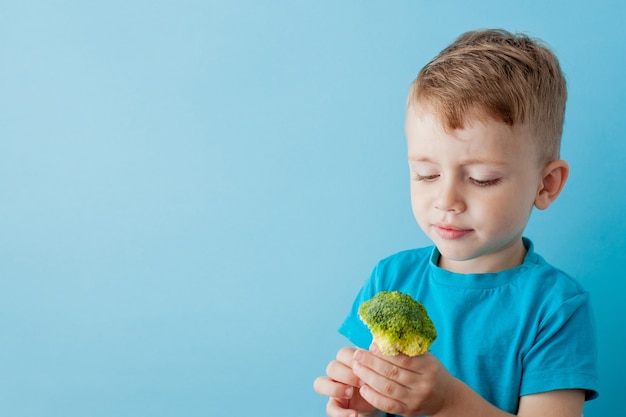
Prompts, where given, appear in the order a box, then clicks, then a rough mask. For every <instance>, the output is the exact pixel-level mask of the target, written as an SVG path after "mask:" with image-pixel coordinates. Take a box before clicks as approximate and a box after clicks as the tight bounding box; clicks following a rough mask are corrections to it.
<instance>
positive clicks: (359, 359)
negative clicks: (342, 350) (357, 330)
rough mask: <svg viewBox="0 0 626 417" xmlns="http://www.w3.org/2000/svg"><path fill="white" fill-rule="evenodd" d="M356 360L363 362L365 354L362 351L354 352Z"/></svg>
mask: <svg viewBox="0 0 626 417" xmlns="http://www.w3.org/2000/svg"><path fill="white" fill-rule="evenodd" d="M354 360H356V361H361V360H363V352H362V351H361V350H357V351H356V352H354Z"/></svg>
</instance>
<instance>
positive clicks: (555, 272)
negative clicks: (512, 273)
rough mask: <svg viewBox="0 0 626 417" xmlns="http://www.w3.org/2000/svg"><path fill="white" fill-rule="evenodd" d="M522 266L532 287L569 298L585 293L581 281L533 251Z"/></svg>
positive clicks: (526, 279)
mask: <svg viewBox="0 0 626 417" xmlns="http://www.w3.org/2000/svg"><path fill="white" fill-rule="evenodd" d="M522 268H523V270H524V276H525V278H524V280H525V281H527V282H528V283H529V284H531V285H532V286H534V287H540V288H542V289H544V290H549V291H550V293H551V294H553V295H558V296H560V297H562V298H570V297H574V296H578V295H583V294H586V293H587V291H586V290H585V288H584V287H583V286H582V285H581V283H580V282H579V281H578V280H576V279H575V278H574V277H573V276H572V275H570V274H569V273H567V272H565V271H563V270H562V269H560V268H557V267H555V266H554V265H552V264H550V263H548V262H547V261H546V260H545V259H544V258H543V257H542V256H541V255H539V254H537V253H535V252H532V253H530V254H529V256H527V257H526V259H525V260H524V263H523V264H522ZM537 289H539V288H537Z"/></svg>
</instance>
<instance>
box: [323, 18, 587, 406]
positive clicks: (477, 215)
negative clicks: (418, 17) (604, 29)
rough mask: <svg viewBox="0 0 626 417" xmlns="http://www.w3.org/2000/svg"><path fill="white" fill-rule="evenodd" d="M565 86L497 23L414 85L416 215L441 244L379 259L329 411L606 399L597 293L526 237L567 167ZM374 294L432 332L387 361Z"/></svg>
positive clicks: (548, 62) (329, 390) (410, 119)
mask: <svg viewBox="0 0 626 417" xmlns="http://www.w3.org/2000/svg"><path fill="white" fill-rule="evenodd" d="M566 97H567V93H566V87H565V79H564V77H563V75H562V72H561V69H560V66H559V63H558V61H557V59H556V57H555V56H554V55H553V54H552V53H551V52H550V51H549V50H548V49H547V48H546V47H544V46H542V45H541V44H540V43H539V42H538V41H535V40H532V39H530V38H528V37H527V36H525V35H519V34H518V35H514V34H511V33H509V32H506V31H503V30H487V31H476V32H469V33H466V34H464V35H462V36H460V37H459V38H458V39H457V40H456V41H455V42H454V43H453V44H451V45H450V46H449V47H447V48H446V49H444V50H443V51H442V52H441V53H440V54H439V55H438V56H437V57H435V59H434V60H433V61H431V62H430V63H429V64H428V65H426V66H425V67H424V68H423V69H422V70H421V72H420V73H419V75H418V77H417V79H416V80H415V82H414V83H413V86H412V88H411V92H410V95H409V99H408V106H407V114H406V136H407V145H408V159H409V167H410V174H411V202H412V206H413V213H414V216H415V219H416V220H417V222H418V224H419V226H420V227H421V229H422V230H423V231H424V233H426V234H427V235H428V237H430V238H431V239H432V241H433V242H434V247H430V248H422V249H416V250H409V251H405V252H400V253H398V254H395V255H393V256H391V257H389V258H387V259H384V260H382V261H381V262H380V263H379V264H378V265H377V266H376V268H375V269H374V271H373V273H372V276H371V277H370V279H369V280H368V281H367V282H366V283H365V285H364V286H363V288H362V289H361V291H360V292H359V294H358V296H357V298H356V300H355V301H354V305H353V307H352V310H351V312H350V314H349V315H348V317H347V318H346V320H345V322H344V323H343V324H342V326H341V328H340V332H341V333H342V334H344V335H345V336H346V337H348V338H349V339H350V340H351V341H352V342H353V343H354V344H355V345H356V346H358V347H359V348H351V347H345V348H342V349H340V350H339V352H338V354H337V358H336V359H335V360H333V361H331V362H330V363H329V365H328V367H327V369H326V372H327V376H324V377H320V378H318V379H317V380H316V381H315V384H314V386H315V390H316V391H317V392H318V393H319V394H321V395H324V396H327V397H329V401H328V405H327V409H326V411H327V413H328V415H329V416H330V417H348V416H354V417H356V416H357V415H359V416H385V415H387V414H386V413H389V414H390V415H394V414H396V415H402V416H437V417H466V416H471V417H479V416H480V417H488V416H493V417H496V416H510V415H518V416H524V417H580V416H581V413H582V409H583V403H584V401H585V400H586V399H587V400H589V399H593V398H595V397H597V395H598V394H597V371H596V346H595V334H594V331H595V330H594V323H593V317H592V312H591V306H590V301H589V295H588V293H587V292H585V290H584V289H583V288H581V286H580V285H579V284H578V283H577V282H576V281H575V280H574V279H572V278H571V277H570V276H569V275H567V274H565V273H564V272H562V271H560V270H558V269H556V268H554V267H553V266H551V265H549V264H547V263H546V261H545V260H544V259H543V258H542V257H540V256H539V255H538V254H537V253H535V251H534V248H533V244H532V242H531V241H530V240H528V239H527V238H525V237H523V236H522V235H523V232H524V229H525V227H526V224H527V222H528V219H529V217H530V213H531V211H532V209H533V207H536V208H538V209H540V210H543V209H546V208H548V206H550V204H551V203H552V202H553V201H554V200H555V199H556V198H557V196H558V195H559V193H560V192H561V190H562V188H563V186H564V184H565V181H566V179H567V176H568V172H569V167H568V164H567V163H566V162H565V161H562V160H560V159H559V148H560V138H561V132H562V126H563V118H564V112H565V101H566ZM380 291H401V292H405V293H409V294H411V295H412V296H413V297H414V298H415V299H417V300H418V301H420V302H422V303H423V304H424V306H425V307H426V309H427V310H428V312H429V315H430V317H431V319H432V320H433V322H434V324H435V327H436V328H437V332H438V337H437V339H436V340H435V342H434V343H433V345H432V347H431V351H430V352H429V353H426V354H424V355H421V356H417V357H408V356H405V355H402V354H400V355H397V356H385V355H383V354H382V353H381V352H380V351H379V350H378V349H377V347H376V345H375V344H372V337H371V335H370V332H369V330H368V329H367V327H366V326H365V325H364V324H363V323H362V322H361V321H360V319H359V317H358V313H357V310H358V307H359V306H360V305H361V303H362V302H364V301H366V300H368V299H370V298H371V297H373V296H374V295H375V294H376V293H378V292H380Z"/></svg>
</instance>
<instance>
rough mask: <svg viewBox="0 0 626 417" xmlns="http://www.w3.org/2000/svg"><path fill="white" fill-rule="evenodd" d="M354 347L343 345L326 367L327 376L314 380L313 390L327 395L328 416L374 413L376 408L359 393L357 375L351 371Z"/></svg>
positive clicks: (341, 416) (348, 416)
mask: <svg viewBox="0 0 626 417" xmlns="http://www.w3.org/2000/svg"><path fill="white" fill-rule="evenodd" d="M355 352H356V349H354V348H350V347H344V348H342V349H340V350H339V352H338V353H337V359H336V360H334V361H331V362H330V363H329V364H328V366H327V367H326V374H327V376H322V377H319V378H317V379H316V380H315V383H314V385H313V386H314V388H315V391H316V392H317V393H318V394H320V395H323V396H326V397H329V399H328V404H327V405H326V413H327V414H328V416H329V417H352V416H354V417H356V415H357V413H363V414H367V413H374V412H375V411H376V409H375V408H374V407H373V406H372V405H371V404H369V403H368V402H367V401H365V400H364V399H363V397H361V395H360V394H359V388H358V387H359V381H360V379H359V377H357V376H356V375H355V374H354V373H353V372H352V367H353V363H354V354H355Z"/></svg>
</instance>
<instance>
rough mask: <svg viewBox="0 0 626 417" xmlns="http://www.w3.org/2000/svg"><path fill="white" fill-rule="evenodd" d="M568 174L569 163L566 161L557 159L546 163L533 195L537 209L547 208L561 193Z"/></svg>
mask: <svg viewBox="0 0 626 417" xmlns="http://www.w3.org/2000/svg"><path fill="white" fill-rule="evenodd" d="M568 176H569V165H568V163H567V162H565V161H562V160H559V161H552V162H550V163H549V164H548V165H546V167H545V169H544V170H543V178H542V180H541V183H540V184H539V189H538V191H537V196H536V197H535V207H537V208H538V209H539V210H545V209H547V208H548V207H549V206H550V204H552V202H553V201H554V200H556V198H557V197H558V196H559V194H561V191H562V190H563V187H564V186H565V181H567V177H568Z"/></svg>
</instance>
